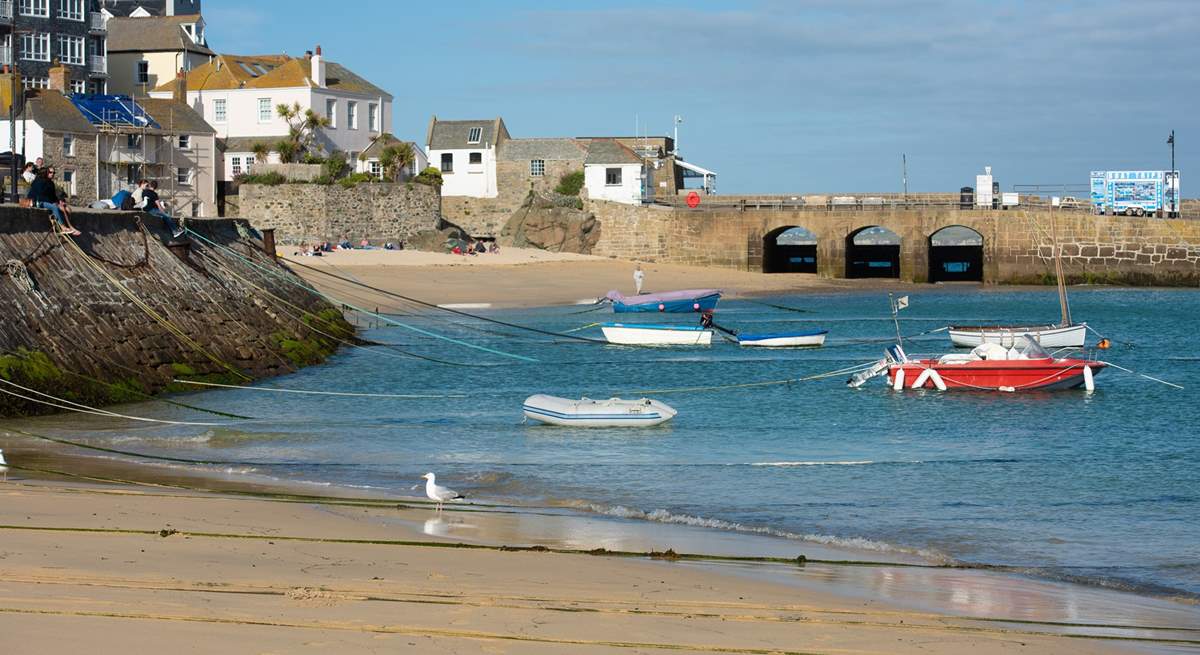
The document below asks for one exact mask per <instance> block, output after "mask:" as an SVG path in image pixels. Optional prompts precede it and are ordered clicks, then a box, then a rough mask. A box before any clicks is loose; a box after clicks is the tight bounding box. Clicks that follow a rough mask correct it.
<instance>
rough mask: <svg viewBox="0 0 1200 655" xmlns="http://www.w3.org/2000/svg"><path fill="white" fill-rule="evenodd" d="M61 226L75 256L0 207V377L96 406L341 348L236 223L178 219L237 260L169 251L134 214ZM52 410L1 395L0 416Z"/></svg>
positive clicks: (338, 319)
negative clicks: (69, 230)
mask: <svg viewBox="0 0 1200 655" xmlns="http://www.w3.org/2000/svg"><path fill="white" fill-rule="evenodd" d="M74 223H75V225H76V226H77V227H78V228H79V229H80V230H82V231H83V235H82V236H79V237H75V238H74V243H75V244H77V245H78V246H79V248H80V249H81V250H82V252H80V251H78V250H76V249H75V248H74V247H72V246H71V245H70V244H69V243H66V242H64V241H62V240H60V237H58V236H57V235H55V234H53V233H52V232H51V231H50V230H49V220H48V218H47V213H46V212H45V211H41V210H36V211H35V210H31V209H24V208H20V207H17V206H15V205H3V206H0V303H3V306H4V313H3V319H2V320H0V379H3V380H8V381H10V382H13V383H16V384H19V385H21V386H24V387H28V388H32V389H36V390H38V391H42V392H44V393H47V394H53V395H55V396H58V397H60V398H66V399H68V400H72V401H74V402H78V403H83V404H87V405H93V406H98V405H104V404H110V403H116V402H129V401H135V400H141V399H144V397H145V396H144V395H143V394H154V393H157V392H160V391H163V390H166V389H171V388H173V387H172V379H173V378H187V379H199V380H208V381H220V382H234V383H236V382H242V381H245V380H249V379H257V378H263V377H269V376H274V375H280V374H283V373H288V372H291V371H294V370H296V369H297V368H299V367H302V366H305V365H309V364H316V363H319V362H321V361H323V360H324V359H325V358H326V357H327V356H328V355H329V354H331V353H332V352H333V351H334V350H335V349H336V348H337V346H338V343H337V340H336V339H335V338H334V337H337V338H340V339H348V338H352V336H353V328H352V327H351V326H350V325H349V324H348V323H346V321H345V320H344V319H343V318H342V315H341V312H340V311H338V309H336V308H334V307H332V306H330V305H329V304H327V303H325V302H324V301H322V300H319V299H317V297H316V296H314V295H313V294H311V293H309V292H307V291H305V290H304V289H303V288H301V287H298V286H296V285H294V284H292V283H290V282H287V281H285V279H287V280H297V281H298V280H299V278H296V277H294V276H293V275H292V274H291V273H290V272H289V271H287V270H286V269H285V268H283V267H282V266H280V265H279V264H277V263H276V262H275V261H274V260H273V259H272V258H271V257H268V256H267V255H266V254H264V253H263V252H262V250H261V243H260V242H258V241H257V240H256V239H254V238H253V237H252V236H249V235H250V234H251V233H250V232H249V229H248V226H247V224H246V222H245V221H242V220H237V219H191V220H189V221H188V226H189V227H190V228H191V229H193V230H195V231H196V232H198V233H200V234H202V235H204V236H205V237H206V238H208V239H211V240H212V241H214V242H217V243H220V244H223V245H225V246H228V247H229V248H231V249H233V250H234V251H236V252H237V253H238V255H237V256H235V255H233V254H230V253H228V252H226V251H224V250H222V249H219V248H216V247H214V246H210V245H208V244H205V243H204V242H203V241H201V240H200V239H192V240H191V242H190V244H189V242H187V241H183V242H173V241H172V240H171V236H170V234H169V233H168V231H167V230H166V229H165V228H164V227H163V225H162V223H161V221H159V220H158V219H155V218H152V217H149V216H144V215H138V214H135V213H133V212H115V211H110V212H85V211H79V212H76V213H75V214H74ZM241 258H245V260H243V259H241ZM246 260H249V261H252V262H254V263H255V264H256V265H257V266H260V267H264V268H265V269H268V270H272V271H278V272H279V273H282V274H283V276H285V277H284V278H280V277H276V276H274V275H268V274H266V273H264V272H263V271H260V270H256V269H255V268H253V267H252V266H251V265H250V264H248V263H246ZM239 278H241V279H239ZM119 285H120V286H119ZM252 285H253V286H252ZM122 286H123V287H124V288H126V289H127V290H128V291H129V293H130V294H131V295H132V296H133V298H136V299H137V300H138V301H139V302H141V303H144V305H145V307H140V306H139V305H138V303H137V302H135V301H134V300H133V299H132V298H130V297H129V296H127V295H125V294H124V293H123V292H122V291H121V287H122ZM254 287H258V288H257V289H256V288H254ZM285 301H286V302H285ZM288 303H290V305H291V306H289V304H288ZM152 314H157V315H158V316H160V317H161V318H162V319H163V321H165V322H167V323H168V324H169V325H170V326H171V327H170V328H168V327H167V326H165V325H164V324H163V323H162V322H160V321H158V320H156V319H155V318H154V317H153V316H152ZM174 331H177V334H175V333H173V332H174ZM0 389H3V390H5V391H8V392H14V393H20V394H22V395H26V396H30V397H34V394H31V393H29V392H26V391H21V390H19V389H17V388H15V387H13V386H11V385H8V384H0ZM52 411H57V410H54V409H52V408H48V407H46V406H45V405H42V404H39V403H36V402H33V401H30V400H22V399H20V398H17V397H15V396H13V395H10V393H0V416H13V415H27V414H36V413H46V412H52Z"/></svg>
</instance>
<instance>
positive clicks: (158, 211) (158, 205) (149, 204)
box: [142, 180, 183, 239]
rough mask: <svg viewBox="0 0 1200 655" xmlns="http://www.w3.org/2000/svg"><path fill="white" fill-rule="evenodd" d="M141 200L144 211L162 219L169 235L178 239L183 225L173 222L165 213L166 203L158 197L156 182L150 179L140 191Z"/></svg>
mask: <svg viewBox="0 0 1200 655" xmlns="http://www.w3.org/2000/svg"><path fill="white" fill-rule="evenodd" d="M142 200H144V201H145V204H146V213H147V214H150V215H151V216H157V217H159V218H161V219H162V222H163V224H164V225H166V226H167V228H168V229H170V230H171V236H172V237H175V238H176V239H178V238H179V237H181V236H183V227H181V226H179V225H178V224H176V223H175V219H173V218H171V215H170V214H168V213H167V205H166V203H164V202H163V201H162V200H161V199H160V198H159V197H158V182H155V181H153V180H151V181H150V182H149V183H148V184H147V185H146V189H145V190H144V191H142Z"/></svg>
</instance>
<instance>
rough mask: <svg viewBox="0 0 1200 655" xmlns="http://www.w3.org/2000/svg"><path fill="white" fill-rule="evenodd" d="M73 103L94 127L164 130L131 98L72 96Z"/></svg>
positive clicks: (77, 94) (97, 95) (78, 94)
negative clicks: (107, 125)
mask: <svg viewBox="0 0 1200 655" xmlns="http://www.w3.org/2000/svg"><path fill="white" fill-rule="evenodd" d="M71 102H73V103H74V104H75V107H76V108H78V109H79V113H81V114H83V117H84V118H86V119H88V121H89V122H90V123H91V124H93V125H102V124H105V123H108V124H110V125H127V126H130V127H148V128H152V129H162V126H160V125H159V124H158V123H157V122H155V120H154V119H153V118H151V117H150V114H147V113H146V110H145V109H143V108H142V106H141V105H139V104H137V103H136V102H134V101H133V100H132V99H131V98H130V97H129V96H114V95H99V94H96V95H83V94H80V93H76V94H73V95H72V96H71Z"/></svg>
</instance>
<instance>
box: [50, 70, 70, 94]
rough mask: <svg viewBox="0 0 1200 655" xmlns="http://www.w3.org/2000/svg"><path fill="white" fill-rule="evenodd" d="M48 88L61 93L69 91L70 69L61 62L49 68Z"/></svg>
mask: <svg viewBox="0 0 1200 655" xmlns="http://www.w3.org/2000/svg"><path fill="white" fill-rule="evenodd" d="M50 88H51V89H54V90H55V91H58V92H59V93H61V94H63V95H67V94H69V93H71V71H70V70H68V69H67V67H66V66H64V65H62V64H55V66H54V67H53V68H51V69H50Z"/></svg>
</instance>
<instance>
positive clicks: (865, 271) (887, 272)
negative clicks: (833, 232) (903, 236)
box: [846, 225, 900, 278]
mask: <svg viewBox="0 0 1200 655" xmlns="http://www.w3.org/2000/svg"><path fill="white" fill-rule="evenodd" d="M846 277H848V278H863V277H900V235H899V234H896V233H895V232H893V231H891V230H889V229H887V228H886V227H880V226H878V225H871V226H868V227H864V228H859V229H858V230H855V231H854V232H851V233H850V236H847V237H846Z"/></svg>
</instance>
